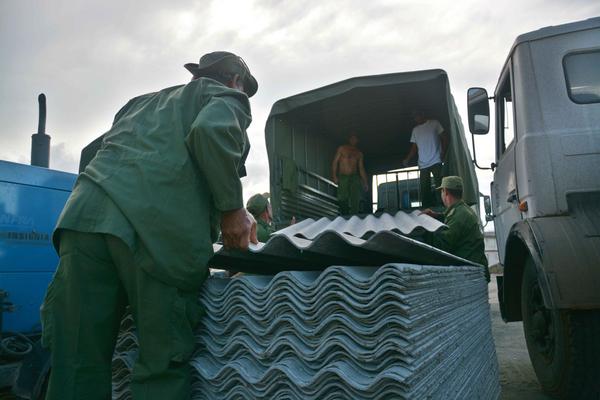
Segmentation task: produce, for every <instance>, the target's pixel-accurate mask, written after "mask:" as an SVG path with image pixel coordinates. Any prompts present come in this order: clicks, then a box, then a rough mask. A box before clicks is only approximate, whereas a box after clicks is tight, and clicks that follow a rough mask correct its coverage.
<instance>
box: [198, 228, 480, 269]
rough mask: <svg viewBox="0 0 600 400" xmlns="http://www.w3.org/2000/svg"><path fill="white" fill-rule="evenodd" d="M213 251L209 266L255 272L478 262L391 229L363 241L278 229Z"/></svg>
mask: <svg viewBox="0 0 600 400" xmlns="http://www.w3.org/2000/svg"><path fill="white" fill-rule="evenodd" d="M214 250H215V255H214V256H213V258H212V259H211V260H210V261H209V266H210V267H212V268H221V269H229V270H234V271H240V272H249V273H256V274H274V273H277V272H279V271H286V270H301V271H316V270H323V269H325V268H326V267H328V266H330V265H364V266H380V265H383V264H386V263H392V262H405V263H412V264H424V265H446V266H447V265H472V266H473V265H478V264H474V263H472V262H470V261H468V260H465V259H463V258H460V257H456V256H454V255H452V254H450V253H446V252H445V251H442V250H439V249H436V248H435V247H432V246H429V245H427V244H425V243H422V242H419V241H417V240H414V239H411V238H409V237H406V236H402V235H399V234H397V233H394V232H390V231H380V232H377V233H375V234H374V235H372V236H371V237H369V238H368V239H366V240H365V239H360V238H357V237H354V236H352V235H348V234H346V233H340V232H337V231H331V230H326V231H324V232H321V233H319V234H318V235H317V236H316V237H314V239H312V240H309V239H304V238H299V237H296V236H293V235H289V234H286V233H285V232H281V231H280V232H278V233H275V234H274V235H273V236H271V238H270V239H269V241H268V242H267V243H264V244H263V243H259V244H258V245H251V247H250V250H249V251H238V250H228V249H225V248H223V247H222V246H221V245H214Z"/></svg>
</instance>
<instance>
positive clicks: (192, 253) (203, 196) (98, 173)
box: [58, 79, 250, 288]
mask: <svg viewBox="0 0 600 400" xmlns="http://www.w3.org/2000/svg"><path fill="white" fill-rule="evenodd" d="M209 102H210V106H208V104H209ZM213 108H214V109H213ZM228 114H229V115H228ZM228 120H231V121H233V122H234V123H235V124H240V125H241V126H240V128H241V130H242V132H244V133H243V137H239V138H233V137H231V135H232V133H231V132H232V131H233V130H232V129H227V123H228V122H227V121H228ZM249 123H250V109H249V104H248V100H247V97H246V96H245V95H244V94H243V93H241V92H239V91H237V90H233V89H230V88H227V87H226V86H224V85H222V84H220V83H218V82H216V81H213V80H211V79H198V80H195V81H192V82H190V83H188V84H187V85H182V86H175V87H171V88H167V89H164V90H161V91H159V92H155V93H150V94H146V95H143V96H139V97H136V98H134V99H132V100H130V101H129V102H128V103H127V105H125V106H124V107H123V108H122V109H121V110H120V111H119V112H118V113H117V115H116V117H115V121H114V124H113V126H112V127H111V129H110V130H109V131H108V132H107V133H106V135H105V137H104V140H103V144H102V147H101V149H100V150H99V151H98V153H97V154H96V157H95V158H94V159H93V160H92V161H91V162H90V163H89V165H88V166H87V167H86V169H85V170H84V172H83V173H82V176H83V177H84V178H85V179H88V180H90V181H92V182H93V183H95V184H96V185H98V186H99V187H100V188H101V189H102V190H103V191H104V192H105V193H106V195H107V196H108V197H109V198H110V199H111V200H112V201H113V202H114V203H115V204H116V206H117V207H118V208H119V210H120V211H121V212H122V213H123V215H124V216H125V217H126V218H127V220H128V221H129V223H130V224H131V226H132V227H133V229H134V230H135V232H136V234H137V235H138V237H139V239H140V240H141V243H142V244H143V245H144V246H145V247H146V248H147V249H148V251H149V252H150V253H151V255H152V258H153V260H154V261H155V263H154V265H152V266H149V267H148V269H149V270H148V271H147V272H148V273H150V274H151V275H153V276H155V277H157V278H158V279H161V280H163V281H165V282H167V283H169V284H172V285H174V286H177V287H181V288H186V287H191V286H194V287H197V285H198V284H199V283H201V280H203V278H204V276H205V275H206V271H202V270H201V269H200V268H199V266H202V265H206V262H207V261H208V259H209V258H210V256H211V255H212V241H213V240H214V239H215V235H214V233H215V232H211V229H210V224H209V221H211V220H212V222H213V224H212V225H213V226H214V225H216V224H215V223H216V222H217V221H216V220H215V218H214V214H216V213H215V212H214V206H213V204H216V203H217V202H218V204H216V205H217V207H219V206H220V207H219V209H220V208H221V207H224V209H234V208H236V207H239V205H237V204H236V205H235V206H231V207H229V204H226V203H227V202H228V201H233V199H234V198H236V197H240V198H241V193H239V196H238V194H237V193H236V192H237V189H236V188H232V187H228V185H227V183H228V182H230V181H232V179H234V178H235V179H236V180H237V181H238V183H239V178H238V177H237V172H236V171H235V170H234V171H233V173H232V171H223V168H219V169H215V168H213V167H212V165H216V164H217V162H216V161H214V160H212V158H213V157H218V153H217V152H216V151H215V150H214V149H215V148H217V147H218V146H217V145H215V144H218V143H217V142H218V141H224V142H226V143H228V144H227V145H229V144H231V145H233V147H236V148H240V149H243V148H244V147H245V146H247V145H248V140H247V137H246V135H245V129H246V127H247V126H248V124H249ZM238 131H239V129H238ZM200 141H204V142H202V143H200ZM229 142H231V143H229ZM236 143H237V144H236ZM213 153H214V154H213ZM211 160H212V161H214V162H212V163H211ZM224 174H228V175H231V177H229V176H228V177H225V176H223V177H222V179H220V177H221V175H224ZM219 180H220V181H221V185H219V187H214V186H215V185H214V184H213V185H211V182H214V181H219ZM213 187H214V188H213ZM209 188H210V190H209ZM213 189H214V190H213ZM76 190H77V188H75V191H76ZM240 190H241V188H240ZM228 199H232V200H228ZM240 202H241V199H240ZM242 205H243V204H242ZM74 208H75V207H74ZM64 213H65V216H68V214H69V207H68V204H67V207H66V208H65V211H64ZM58 227H59V228H60V227H61V223H60V221H59V226H58ZM199 281H200V282H199Z"/></svg>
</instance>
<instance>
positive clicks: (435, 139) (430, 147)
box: [410, 119, 444, 168]
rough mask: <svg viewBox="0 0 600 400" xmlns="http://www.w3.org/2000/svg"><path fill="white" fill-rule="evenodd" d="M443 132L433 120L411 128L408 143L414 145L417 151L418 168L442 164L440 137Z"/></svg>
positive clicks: (439, 125) (440, 126)
mask: <svg viewBox="0 0 600 400" xmlns="http://www.w3.org/2000/svg"><path fill="white" fill-rule="evenodd" d="M443 131H444V128H442V125H441V124H440V123H439V122H438V121H437V120H434V119H429V120H427V121H425V122H424V123H422V124H420V125H417V126H415V127H414V128H413V131H412V135H411V138H410V141H411V143H415V144H416V145H417V148H418V150H419V168H428V167H430V166H432V165H435V164H438V163H441V162H442V158H441V153H442V144H441V140H440V135H441V134H442V132H443Z"/></svg>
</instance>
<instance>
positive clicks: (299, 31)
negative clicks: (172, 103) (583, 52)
mask: <svg viewBox="0 0 600 400" xmlns="http://www.w3.org/2000/svg"><path fill="white" fill-rule="evenodd" d="M598 15H600V2H599V1H597V0H570V1H559V0H544V1H542V0H506V1H503V2H485V1H480V0H467V1H444V0H438V1H433V0H429V1H427V0H421V1H395V0H370V1H359V0H351V1H328V2H324V1H285V2H284V1H275V0H253V1H251V0H243V1H241V0H240V1H233V0H218V1H217V0H215V1H208V0H205V1H201V2H200V1H184V0H175V1H173V0H172V1H169V2H166V1H157V0H147V1H144V2H139V1H123V0H121V1H103V2H98V1H80V0H79V1H74V0H73V1H51V0H48V1H32V0H0V60H2V62H1V63H0V76H1V77H2V78H1V80H0V93H1V96H0V159H5V160H10V161H17V162H25V163H27V162H28V161H29V152H30V135H31V134H32V133H34V132H35V131H36V129H37V95H38V94H39V93H41V92H44V93H46V96H47V99H48V100H47V101H48V122H47V133H48V134H50V135H51V136H52V144H53V146H52V154H51V167H52V168H55V169H61V170H66V171H72V172H75V171H76V169H77V165H78V162H79V152H80V151H81V148H82V147H83V146H85V145H86V144H87V143H89V142H90V141H91V140H93V139H94V138H96V137H97V136H99V135H101V134H102V133H103V132H105V131H106V130H107V129H108V128H109V126H110V123H111V122H112V120H113V116H114V114H115V113H116V112H117V111H118V109H119V108H120V107H121V106H122V105H123V104H124V103H125V102H126V101H127V100H128V99H129V98H131V97H134V96H137V95H139V94H142V93H146V92H150V91H155V90H159V89H161V88H163V87H167V86H172V85H176V84H180V83H184V82H186V81H188V80H189V78H190V76H189V73H188V72H187V71H186V70H185V69H183V68H182V65H183V64H184V63H186V62H197V61H198V58H199V57H200V55H202V54H204V53H206V52H209V51H213V50H230V51H233V52H235V53H238V54H239V55H241V56H242V57H243V58H244V59H245V60H246V62H247V63H248V65H249V66H250V69H251V70H252V72H253V74H254V75H255V76H256V77H257V79H258V81H259V91H258V93H257V95H256V96H254V97H253V98H252V100H251V104H252V111H253V116H254V120H253V123H252V125H251V127H250V129H249V135H250V139H251V142H252V151H251V153H250V156H249V160H248V165H247V166H248V172H249V176H248V177H247V178H245V179H244V188H245V192H246V196H248V195H250V194H252V193H254V192H257V191H260V192H263V191H268V190H269V187H268V185H269V183H268V165H267V161H266V150H265V144H264V126H265V123H266V119H267V116H268V114H269V111H270V108H271V106H272V104H273V103H274V102H275V101H277V100H278V99H281V98H284V97H287V96H290V95H293V94H297V93H299V92H302V91H305V90H310V89H314V88H316V87H319V86H322V85H325V84H329V83H333V82H336V81H339V80H343V79H346V78H349V77H353V76H360V75H372V74H380V73H390V72H400V71H409V70H418V69H430V68H442V69H444V70H446V71H447V72H448V75H449V78H450V85H451V89H452V92H453V94H454V97H455V100H456V102H457V105H458V107H459V111H460V113H461V115H462V116H463V117H464V116H465V115H466V105H465V96H466V90H467V88H468V87H470V86H483V87H486V88H487V89H488V91H493V89H494V86H495V83H496V78H497V75H498V74H499V72H500V68H501V67H502V64H503V62H504V60H505V58H506V55H507V53H508V51H509V49H510V46H511V44H512V42H513V41H514V39H515V37H516V36H517V35H518V34H521V33H524V32H527V31H531V30H534V29H538V28H540V27H543V26H547V25H556V24H561V23H566V22H571V21H575V20H580V19H586V18H590V17H594V16H598ZM477 149H478V154H479V157H478V158H480V159H481V160H482V161H483V164H487V165H489V163H490V162H491V161H493V160H492V154H493V138H492V135H488V136H487V137H483V138H478V140H477ZM490 179H491V178H490V174H488V173H486V174H481V175H480V186H481V187H480V190H481V191H482V192H484V193H488V192H489V181H490Z"/></svg>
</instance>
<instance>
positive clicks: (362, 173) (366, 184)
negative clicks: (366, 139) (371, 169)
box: [358, 152, 369, 192]
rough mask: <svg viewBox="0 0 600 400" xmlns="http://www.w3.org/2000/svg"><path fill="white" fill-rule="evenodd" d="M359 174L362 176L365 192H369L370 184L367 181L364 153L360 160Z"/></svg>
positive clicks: (361, 154)
mask: <svg viewBox="0 0 600 400" xmlns="http://www.w3.org/2000/svg"><path fill="white" fill-rule="evenodd" d="M358 173H359V174H360V179H361V181H362V186H363V190H364V191H365V192H366V191H367V190H369V182H368V179H367V172H366V171H365V163H364V156H363V153H362V152H361V153H360V157H359V158H358Z"/></svg>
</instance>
